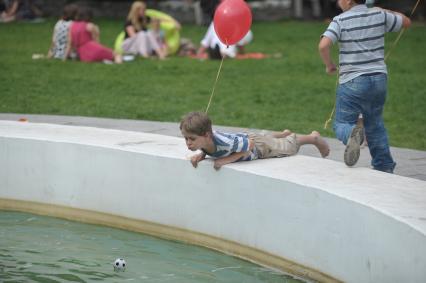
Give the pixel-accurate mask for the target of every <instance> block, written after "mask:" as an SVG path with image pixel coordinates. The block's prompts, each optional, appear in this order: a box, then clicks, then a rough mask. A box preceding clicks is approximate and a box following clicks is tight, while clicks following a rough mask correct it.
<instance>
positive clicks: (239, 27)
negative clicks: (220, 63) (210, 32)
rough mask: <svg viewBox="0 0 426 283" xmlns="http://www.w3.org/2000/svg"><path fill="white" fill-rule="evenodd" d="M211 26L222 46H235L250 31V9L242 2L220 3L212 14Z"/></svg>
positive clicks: (235, 0) (228, 1) (238, 0)
mask: <svg viewBox="0 0 426 283" xmlns="http://www.w3.org/2000/svg"><path fill="white" fill-rule="evenodd" d="M213 24H214V29H215V31H216V34H217V36H218V37H219V39H220V41H222V42H223V44H225V45H233V44H236V43H237V42H238V41H240V40H241V39H242V38H243V37H244V36H245V35H246V34H247V32H248V31H249V30H250V26H251V10H250V7H249V6H248V5H247V3H246V2H244V1H243V0H225V1H222V3H220V5H219V6H218V7H217V9H216V12H215V13H214V19H213Z"/></svg>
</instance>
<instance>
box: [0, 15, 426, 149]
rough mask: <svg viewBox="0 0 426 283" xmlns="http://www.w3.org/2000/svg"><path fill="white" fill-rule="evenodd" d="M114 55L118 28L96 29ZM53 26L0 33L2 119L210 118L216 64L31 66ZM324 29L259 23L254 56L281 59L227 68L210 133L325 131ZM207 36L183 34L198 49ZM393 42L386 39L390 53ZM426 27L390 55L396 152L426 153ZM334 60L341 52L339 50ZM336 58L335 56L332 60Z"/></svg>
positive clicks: (328, 102)
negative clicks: (191, 114) (232, 129)
mask: <svg viewBox="0 0 426 283" xmlns="http://www.w3.org/2000/svg"><path fill="white" fill-rule="evenodd" d="M98 24H99V25H100V28H101V41H102V42H103V43H104V44H105V45H107V46H110V47H111V46H112V45H113V41H114V38H115V36H116V35H117V34H118V33H119V32H120V30H121V28H122V22H121V21H115V20H100V21H98ZM53 25H54V21H48V22H45V23H41V24H28V23H20V24H8V25H5V24H1V25H0V39H1V42H0V112H8V113H32V114H55V115H79V116H94V117H111V118H128V119H143V120H155V121H174V122H177V121H179V119H180V117H181V116H182V115H183V114H184V113H186V112H188V111H194V110H204V109H205V107H206V106H207V102H208V99H209V96H210V93H211V89H212V86H213V83H214V80H215V77H216V72H217V69H218V67H219V62H218V61H198V60H194V59H188V58H170V59H168V60H166V61H158V60H136V61H133V62H130V63H126V64H123V65H105V64H85V63H80V62H61V61H56V60H32V59H31V55H32V54H33V53H45V52H47V48H48V46H49V41H50V37H51V31H52V28H53ZM326 26H327V25H326V24H325V23H318V22H278V23H255V24H254V25H253V27H252V29H253V32H254V35H255V38H254V41H253V43H252V44H250V45H249V46H248V48H247V50H248V51H249V52H264V53H268V54H274V53H281V54H282V57H281V58H268V59H264V60H226V61H225V62H224V65H223V69H222V73H221V77H220V80H219V83H218V85H217V88H216V94H215V97H214V99H213V102H212V105H211V107H210V110H209V114H210V116H211V118H212V120H213V122H214V124H220V125H228V126H239V127H251V128H262V129H271V130H281V129H283V128H289V129H292V130H293V131H296V132H299V133H306V132H310V131H312V130H313V129H318V130H320V131H321V132H322V133H323V134H324V135H326V136H333V132H332V130H330V129H328V130H323V129H322V127H323V124H324V121H325V120H326V119H327V118H328V115H329V113H330V111H331V110H332V107H333V104H334V95H335V80H336V78H335V77H334V76H327V75H326V74H325V72H324V67H323V65H322V63H321V60H320V58H319V55H318V51H317V44H318V40H319V36H320V34H321V33H322V32H323V31H324V30H325V28H326ZM205 29H206V28H204V27H197V26H184V29H183V31H182V34H183V36H184V37H187V38H191V39H192V40H193V41H194V43H197V44H198V42H199V41H200V39H201V37H202V35H203V33H204V31H205ZM395 37H396V34H389V35H388V36H387V37H386V41H387V44H388V47H389V46H390V43H391V42H392V41H393V40H394V39H395ZM425 48H426V26H425V25H424V24H415V25H414V27H413V28H411V29H410V30H408V31H406V32H405V33H404V36H403V37H402V39H401V41H400V42H399V44H398V45H397V46H396V48H395V49H394V51H393V52H392V54H391V55H390V57H389V59H388V61H387V64H388V69H389V96H388V101H387V103H386V108H385V113H384V117H385V124H386V127H387V129H388V132H389V135H390V141H391V144H392V145H393V146H398V147H407V148H415V149H421V150H426V113H425V112H426V111H425V110H426V88H425V85H426V53H425ZM334 51H337V49H336V48H335V49H334ZM336 54H337V52H335V56H334V57H335V58H336Z"/></svg>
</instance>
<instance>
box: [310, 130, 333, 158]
mask: <svg viewBox="0 0 426 283" xmlns="http://www.w3.org/2000/svg"><path fill="white" fill-rule="evenodd" d="M310 136H312V137H314V139H315V142H314V145H315V146H316V147H317V148H318V150H319V152H320V153H321V156H322V157H323V158H325V157H327V156H328V155H329V154H330V147H329V146H328V143H327V142H326V141H325V139H323V138H322V137H321V135H320V133H318V132H317V131H312V133H311V134H310Z"/></svg>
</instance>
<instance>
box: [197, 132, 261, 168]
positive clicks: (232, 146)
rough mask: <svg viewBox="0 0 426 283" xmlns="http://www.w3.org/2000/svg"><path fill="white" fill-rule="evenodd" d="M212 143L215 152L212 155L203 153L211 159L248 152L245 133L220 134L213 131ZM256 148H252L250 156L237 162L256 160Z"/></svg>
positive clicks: (247, 138)
mask: <svg viewBox="0 0 426 283" xmlns="http://www.w3.org/2000/svg"><path fill="white" fill-rule="evenodd" d="M213 143H214V144H215V146H216V150H215V152H213V153H208V152H205V151H204V153H205V154H207V155H209V156H211V157H213V158H222V157H226V156H229V155H231V154H232V153H234V152H246V151H248V150H249V137H248V135H247V134H245V133H236V134H229V133H222V132H218V131H213ZM257 158H258V156H257V151H256V148H253V149H252V150H251V152H250V155H249V156H247V157H245V158H240V159H239V160H238V161H249V160H255V159H257Z"/></svg>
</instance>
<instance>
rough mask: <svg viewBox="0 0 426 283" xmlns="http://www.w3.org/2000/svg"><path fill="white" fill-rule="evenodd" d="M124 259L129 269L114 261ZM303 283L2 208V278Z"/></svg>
mask: <svg viewBox="0 0 426 283" xmlns="http://www.w3.org/2000/svg"><path fill="white" fill-rule="evenodd" d="M116 258H124V259H125V260H126V262H127V269H126V271H125V272H114V270H113V266H112V262H113V261H114V260H115V259H116ZM100 281H101V282H184V283H187V282H197V283H198V282H302V281H299V280H296V279H293V278H292V277H290V276H287V275H284V274H282V273H279V272H276V271H273V270H270V269H267V268H264V267H261V266H257V265H255V264H252V263H250V262H247V261H243V260H240V259H237V258H235V257H231V256H227V255H224V254H221V253H219V252H215V251H211V250H209V249H205V248H201V247H196V246H191V245H187V244H183V243H180V242H174V241H166V240H161V239H158V238H155V237H151V236H147V235H144V234H139V233H133V232H128V231H123V230H119V229H113V228H108V227H103V226H97V225H89V224H82V223H77V222H73V221H67V220H62V219H57V218H52V217H44V216H37V215H33V214H27V213H18V212H3V211H0V282H100Z"/></svg>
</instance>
